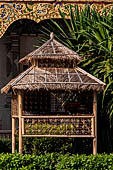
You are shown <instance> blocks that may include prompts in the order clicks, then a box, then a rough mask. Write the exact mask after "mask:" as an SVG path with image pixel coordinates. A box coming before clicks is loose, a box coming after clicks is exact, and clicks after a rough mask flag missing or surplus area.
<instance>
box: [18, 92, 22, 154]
mask: <svg viewBox="0 0 113 170" xmlns="http://www.w3.org/2000/svg"><path fill="white" fill-rule="evenodd" d="M18 114H19V152H20V154H22V92H21V91H20V90H19V91H18Z"/></svg>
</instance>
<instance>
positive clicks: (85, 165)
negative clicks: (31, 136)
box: [0, 153, 113, 170]
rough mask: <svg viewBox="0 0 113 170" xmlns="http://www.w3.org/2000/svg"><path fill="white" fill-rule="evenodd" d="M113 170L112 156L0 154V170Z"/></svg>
mask: <svg viewBox="0 0 113 170" xmlns="http://www.w3.org/2000/svg"><path fill="white" fill-rule="evenodd" d="M7 169H8V170H16V169H17V170H37V169H38V170H49V169H50V170H107V169H110V170H113V154H110V155H107V154H97V155H89V156H86V155H71V154H65V155H63V154H58V153H46V154H44V155H39V156H36V155H30V154H25V155H20V154H3V153H2V154H0V170H7Z"/></svg>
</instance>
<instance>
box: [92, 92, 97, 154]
mask: <svg viewBox="0 0 113 170" xmlns="http://www.w3.org/2000/svg"><path fill="white" fill-rule="evenodd" d="M93 114H94V117H95V123H94V134H95V138H94V139H93V154H94V155H95V154H96V153H97V93H96V91H94V92H93Z"/></svg>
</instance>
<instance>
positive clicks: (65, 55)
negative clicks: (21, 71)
mask: <svg viewBox="0 0 113 170" xmlns="http://www.w3.org/2000/svg"><path fill="white" fill-rule="evenodd" d="M33 59H35V60H39V59H54V60H74V61H76V63H77V62H79V61H80V60H81V58H80V56H79V55H78V54H77V53H76V52H74V51H72V50H70V49H69V48H67V47H66V46H64V45H63V44H61V43H59V42H58V41H56V40H54V35H52V34H51V35H50V39H49V40H48V41H47V42H46V43H44V44H43V45H42V46H41V47H40V48H38V49H36V50H34V51H32V52H31V53H29V54H28V55H26V56H25V57H24V58H22V59H21V60H20V61H19V62H20V63H28V62H32V60H33Z"/></svg>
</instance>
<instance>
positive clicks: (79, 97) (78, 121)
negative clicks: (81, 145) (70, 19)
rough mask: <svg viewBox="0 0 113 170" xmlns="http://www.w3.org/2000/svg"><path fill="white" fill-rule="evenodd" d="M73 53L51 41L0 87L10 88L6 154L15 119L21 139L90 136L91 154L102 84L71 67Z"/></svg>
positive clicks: (74, 58) (74, 60) (75, 58)
mask: <svg viewBox="0 0 113 170" xmlns="http://www.w3.org/2000/svg"><path fill="white" fill-rule="evenodd" d="M80 60H81V59H80V57H79V56H78V54H77V53H76V52H74V51H72V50H70V49H68V48H67V47H65V46H64V45H62V44H61V43H59V42H57V41H56V40H55V39H54V35H53V33H51V35H50V39H49V40H48V41H47V42H46V43H44V44H43V45H42V46H41V47H40V48H38V49H36V50H35V51H33V52H31V53H30V54H28V55H27V56H25V57H24V58H23V59H21V60H20V63H23V64H28V65H29V68H28V69H27V70H26V71H24V72H23V73H21V74H20V75H19V76H18V77H16V78H15V79H13V80H11V81H10V82H9V83H8V84H7V85H6V86H5V87H3V88H2V89H1V92H2V93H8V91H12V152H13V153H14V152H15V129H16V119H17V120H19V152H20V153H22V138H23V137H72V138H92V140H93V154H96V153H97V92H98V91H102V90H103V89H104V85H105V84H104V83H103V82H102V81H100V80H99V79H97V78H95V77H94V76H92V75H90V74H89V73H87V72H86V71H84V70H83V69H81V68H79V67H78V66H77V63H78V62H79V61H80Z"/></svg>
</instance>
